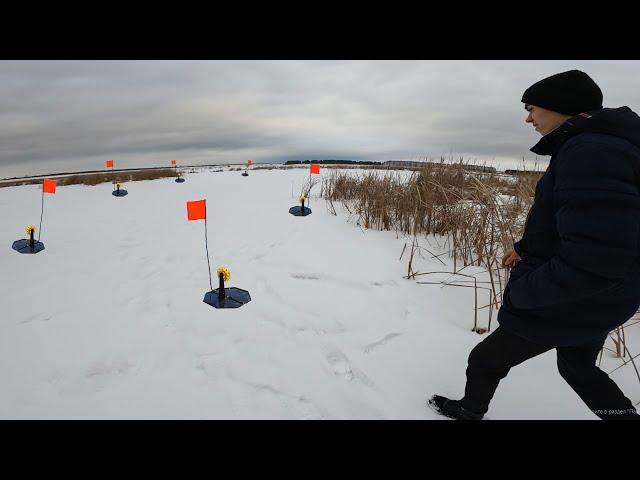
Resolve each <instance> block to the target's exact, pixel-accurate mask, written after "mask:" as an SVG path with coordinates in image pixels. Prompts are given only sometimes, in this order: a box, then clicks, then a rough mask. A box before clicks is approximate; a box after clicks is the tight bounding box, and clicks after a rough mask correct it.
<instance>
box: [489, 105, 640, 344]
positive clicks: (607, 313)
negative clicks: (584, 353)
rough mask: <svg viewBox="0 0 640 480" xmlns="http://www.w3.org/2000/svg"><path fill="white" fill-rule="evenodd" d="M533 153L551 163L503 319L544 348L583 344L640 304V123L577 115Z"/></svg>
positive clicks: (619, 115)
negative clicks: (547, 158) (547, 345)
mask: <svg viewBox="0 0 640 480" xmlns="http://www.w3.org/2000/svg"><path fill="white" fill-rule="evenodd" d="M531 151H533V152H534V153H536V154H538V155H551V162H550V164H549V168H548V169H547V171H546V173H545V174H544V176H543V177H542V178H541V179H540V181H539V182H538V184H537V186H536V193H535V201H534V204H533V207H532V208H531V210H530V212H529V215H528V218H527V223H526V226H525V230H524V234H523V237H522V240H520V241H519V242H517V243H516V244H515V250H516V252H518V254H519V255H520V256H521V257H522V258H523V260H522V261H520V262H518V263H517V264H516V266H515V267H514V268H513V269H512V272H511V278H510V279H509V282H508V284H507V287H506V289H505V292H504V297H503V305H502V307H501V309H500V311H499V313H498V322H499V323H500V325H501V327H503V328H505V329H506V330H508V331H511V332H512V333H515V334H518V335H520V336H522V337H525V338H527V339H530V340H532V341H535V342H538V343H541V344H549V345H551V346H557V345H579V344H580V343H582V342H585V341H588V340H591V339H594V338H596V337H604V336H606V334H607V333H608V332H610V331H611V330H613V329H615V328H616V327H618V326H620V325H622V324H623V323H624V322H626V321H627V320H628V319H629V318H630V317H631V316H632V315H633V314H634V313H635V312H636V311H637V309H638V307H639V306H640V117H638V115H636V114H635V113H634V112H633V111H631V110H630V109H629V108H628V107H620V108H615V109H613V108H606V109H602V110H599V111H594V112H587V113H586V114H580V115H577V116H575V117H572V118H570V119H569V120H567V121H566V122H565V123H564V124H562V125H561V126H560V127H558V128H557V129H556V130H554V131H553V132H551V133H550V134H548V135H546V136H544V137H543V138H542V140H540V142H539V143H538V144H537V145H536V146H535V147H533V148H532V149H531Z"/></svg>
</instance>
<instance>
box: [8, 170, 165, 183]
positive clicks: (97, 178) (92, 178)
mask: <svg viewBox="0 0 640 480" xmlns="http://www.w3.org/2000/svg"><path fill="white" fill-rule="evenodd" d="M177 174H178V173H177V172H176V170H175V169H173V168H159V169H154V170H137V171H130V172H113V173H111V172H104V173H87V174H84V175H82V174H77V175H69V176H66V177H54V178H55V180H56V182H57V185H58V186H66V185H80V184H81V185H91V186H94V185H98V184H100V183H111V182H114V183H124V182H139V181H142V180H155V179H158V178H166V177H176V176H177ZM41 183H42V178H35V179H27V180H11V181H7V182H0V187H15V186H18V185H37V184H41Z"/></svg>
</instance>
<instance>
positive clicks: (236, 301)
mask: <svg viewBox="0 0 640 480" xmlns="http://www.w3.org/2000/svg"><path fill="white" fill-rule="evenodd" d="M224 293H225V294H226V297H225V298H223V299H222V301H220V300H219V299H218V289H217V288H216V289H215V290H212V291H210V292H207V293H206V294H205V295H204V300H203V302H204V303H207V304H209V305H211V306H212V307H215V308H238V307H241V306H242V305H244V304H245V303H249V302H250V301H251V295H249V292H247V291H246V290H242V289H241V288H236V287H232V288H225V289H224Z"/></svg>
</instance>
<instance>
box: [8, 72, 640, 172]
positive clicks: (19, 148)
mask: <svg viewBox="0 0 640 480" xmlns="http://www.w3.org/2000/svg"><path fill="white" fill-rule="evenodd" d="M572 68H578V69H581V70H584V71H586V72H588V73H589V74H590V75H591V76H592V77H593V78H594V79H595V80H596V82H597V83H598V84H599V85H600V86H601V88H602V90H603V92H604V96H605V106H620V105H628V106H630V107H631V108H632V109H634V110H638V106H640V91H638V89H637V86H636V85H635V84H634V83H635V82H636V79H637V78H638V76H639V74H640V62H638V61H577V62H572V61H555V60H554V61H0V177H8V176H13V175H19V174H21V175H25V174H38V173H50V172H53V171H71V170H76V169H94V168H100V167H101V166H102V165H103V164H104V163H103V160H104V159H106V158H113V159H115V160H116V164H117V165H118V166H122V167H135V166H154V165H163V164H168V160H169V159H172V158H176V159H178V160H179V162H180V163H182V164H188V163H194V164H197V163H227V162H231V163H241V162H244V161H246V160H247V159H248V158H252V159H253V160H254V162H260V161H284V160H287V159H293V158H322V157H324V158H350V159H356V160H387V159H416V158H427V157H431V158H438V157H439V156H441V155H445V156H449V155H452V156H454V157H458V156H464V157H465V158H469V159H476V160H478V161H489V162H492V161H495V162H497V163H498V164H499V165H508V164H509V163H510V162H511V164H513V163H514V162H519V161H521V159H522V158H523V157H524V158H525V159H526V160H534V156H533V154H531V152H529V150H528V149H529V148H530V147H531V146H532V145H533V144H534V143H535V142H536V141H537V139H538V137H537V134H536V133H535V132H534V131H533V129H532V128H531V127H530V126H528V125H525V124H524V118H525V114H524V109H523V108H522V104H521V103H520V97H521V95H522V92H523V91H524V89H525V88H527V87H528V86H529V85H531V84H532V83H533V82H535V81H537V80H539V79H541V78H543V77H545V76H548V75H551V74H553V73H557V72H560V71H563V70H569V69H572ZM494 159H495V160H494Z"/></svg>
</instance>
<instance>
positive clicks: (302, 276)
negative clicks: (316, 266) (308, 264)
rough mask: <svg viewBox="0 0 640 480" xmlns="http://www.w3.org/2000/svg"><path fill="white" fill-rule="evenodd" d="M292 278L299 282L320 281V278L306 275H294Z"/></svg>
mask: <svg viewBox="0 0 640 480" xmlns="http://www.w3.org/2000/svg"><path fill="white" fill-rule="evenodd" d="M291 277H292V278H297V279H299V280H320V277H317V276H316V275H311V274H306V273H292V274H291Z"/></svg>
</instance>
